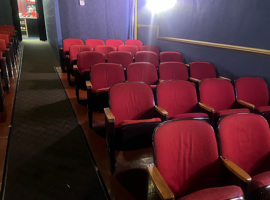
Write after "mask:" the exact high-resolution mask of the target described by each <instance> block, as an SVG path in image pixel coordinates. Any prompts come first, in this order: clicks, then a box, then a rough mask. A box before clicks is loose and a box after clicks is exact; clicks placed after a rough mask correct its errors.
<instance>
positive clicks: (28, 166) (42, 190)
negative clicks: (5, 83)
mask: <svg viewBox="0 0 270 200" xmlns="http://www.w3.org/2000/svg"><path fill="white" fill-rule="evenodd" d="M23 45H24V56H23V63H22V71H21V76H20V81H19V84H18V90H17V95H16V101H15V106H14V114H13V121H12V129H11V133H10V137H9V144H8V154H7V160H6V169H5V177H4V178H5V181H3V184H4V187H3V191H2V199H7V200H14V199H28V200H31V199H35V200H36V199H72V200H73V199H76V200H80V199H107V195H106V194H107V193H106V191H105V189H104V187H103V184H102V181H101V180H100V178H99V176H98V172H97V168H96V167H95V163H94V162H93V160H92V156H91V153H90V151H89V148H88V146H87V144H86V142H85V138H84V135H83V133H82V130H81V127H80V126H79V125H78V122H77V119H76V117H75V115H74V113H73V110H72V107H71V105H70V103H69V101H68V100H67V96H66V94H65V91H64V90H63V87H62V85H61V82H60V81H59V78H58V76H57V74H56V73H55V69H54V66H58V65H59V64H58V62H57V61H56V59H54V55H53V54H52V52H51V50H50V46H49V44H48V43H46V42H40V41H37V40H36V41H33V40H29V41H24V42H23Z"/></svg>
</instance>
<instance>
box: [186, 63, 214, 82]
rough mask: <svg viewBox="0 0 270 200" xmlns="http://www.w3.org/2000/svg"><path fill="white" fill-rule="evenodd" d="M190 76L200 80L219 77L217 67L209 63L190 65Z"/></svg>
mask: <svg viewBox="0 0 270 200" xmlns="http://www.w3.org/2000/svg"><path fill="white" fill-rule="evenodd" d="M190 76H191V77H193V78H196V79H199V80H203V79H206V78H216V77H217V75H216V70H215V67H214V66H213V65H212V64H211V63H209V62H192V63H190Z"/></svg>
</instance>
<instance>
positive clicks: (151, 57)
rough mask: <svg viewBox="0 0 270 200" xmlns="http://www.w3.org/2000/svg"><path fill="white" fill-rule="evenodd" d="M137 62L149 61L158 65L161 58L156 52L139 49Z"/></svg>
mask: <svg viewBox="0 0 270 200" xmlns="http://www.w3.org/2000/svg"><path fill="white" fill-rule="evenodd" d="M135 62H149V63H152V64H153V65H155V67H158V65H159V60H158V56H157V54H156V53H154V52H151V51H138V52H137V53H136V54H135Z"/></svg>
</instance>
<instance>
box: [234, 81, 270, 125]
mask: <svg viewBox="0 0 270 200" xmlns="http://www.w3.org/2000/svg"><path fill="white" fill-rule="evenodd" d="M235 91H236V98H237V100H241V101H244V105H245V102H246V103H249V104H251V105H252V107H250V106H248V105H246V106H247V107H248V108H250V110H251V111H252V112H256V113H259V114H262V115H263V116H264V117H265V118H266V119H267V121H268V122H270V106H269V92H268V87H267V84H266V82H265V81H264V80H263V79H262V78H259V77H241V78H238V79H236V81H235Z"/></svg>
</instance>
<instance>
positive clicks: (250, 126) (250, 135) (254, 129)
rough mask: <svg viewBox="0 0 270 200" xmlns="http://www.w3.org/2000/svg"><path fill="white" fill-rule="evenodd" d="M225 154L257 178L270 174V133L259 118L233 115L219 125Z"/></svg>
mask: <svg viewBox="0 0 270 200" xmlns="http://www.w3.org/2000/svg"><path fill="white" fill-rule="evenodd" d="M218 127H219V130H218V132H219V133H218V134H219V138H220V146H221V153H222V155H223V156H224V157H226V158H228V159H230V160H231V161H233V162H234V163H236V164H237V165H238V166H239V167H241V168H242V169H244V170H245V171H246V172H247V173H248V174H250V175H251V176H254V175H256V174H258V173H261V172H264V171H266V170H269V169H270V167H269V158H270V154H269V153H270V131H269V125H268V123H267V121H266V120H265V119H264V118H263V117H262V116H260V115H257V114H252V113H249V114H233V115H228V116H226V117H224V118H222V119H221V120H220V122H219V126H218Z"/></svg>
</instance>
